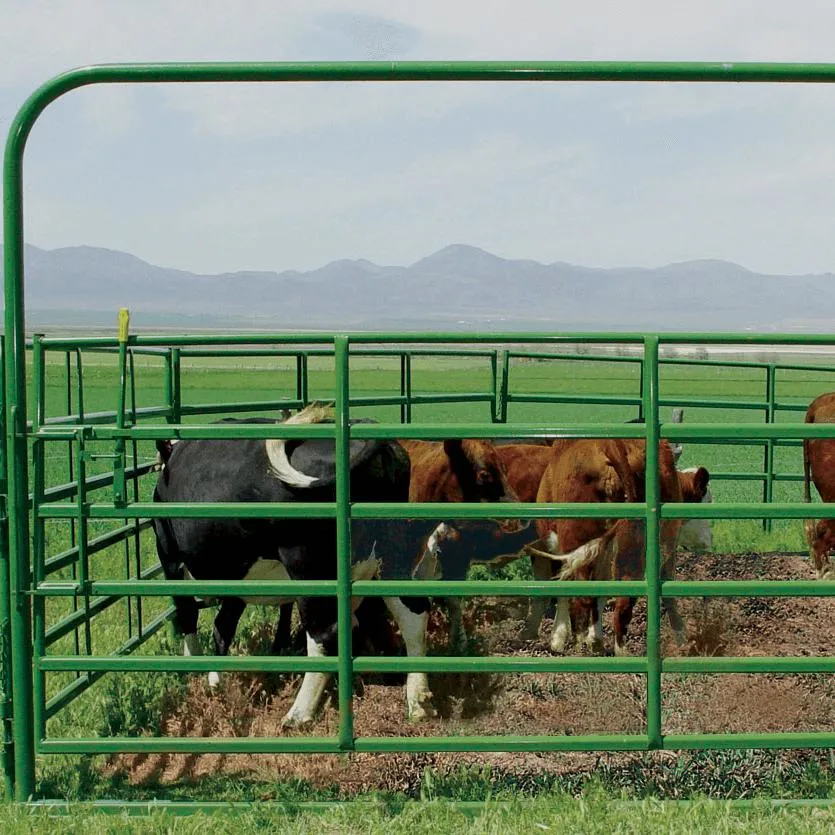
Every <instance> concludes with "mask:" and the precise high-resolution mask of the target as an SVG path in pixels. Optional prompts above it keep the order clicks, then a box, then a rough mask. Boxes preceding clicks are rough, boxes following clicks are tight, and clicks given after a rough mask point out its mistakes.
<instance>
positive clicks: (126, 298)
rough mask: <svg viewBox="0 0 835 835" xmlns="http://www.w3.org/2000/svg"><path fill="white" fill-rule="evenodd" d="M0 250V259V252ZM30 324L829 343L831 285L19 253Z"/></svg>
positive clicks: (96, 252)
mask: <svg viewBox="0 0 835 835" xmlns="http://www.w3.org/2000/svg"><path fill="white" fill-rule="evenodd" d="M0 249H1V248H0ZM25 263H26V288H25V292H26V308H27V317H28V324H29V325H30V327H37V326H40V325H44V324H51V325H60V326H107V325H110V324H112V323H113V322H114V321H115V312H116V310H117V309H118V308H119V307H122V306H125V307H129V308H130V309H131V313H132V317H133V321H134V323H135V325H136V326H138V327H151V328H153V327H179V328H189V327H192V328H207V327H229V328H257V329H263V330H275V329H279V330H285V329H291V330H315V329H346V330H369V329H371V330H422V329H436V330H478V331H488V332H489V331H510V330H574V331H583V330H622V331H623V330H688V331H716V330H733V331H742V330H754V331H780V332H783V331H788V332H798V331H809V332H828V331H831V330H832V329H833V326H835V276H833V275H832V274H831V273H825V274H819V275H765V274H760V273H755V272H751V271H750V270H747V269H745V268H744V267H742V266H739V265H738V264H733V263H730V262H727V261H719V260H708V259H705V260H697V261H686V262H681V263H675V264H668V265H666V266H662V267H653V268H649V267H646V268H645V267H629V268H611V269H601V268H594V267H583V266H577V265H574V264H568V263H564V262H555V263H551V264H542V263H539V262H536V261H531V260H508V259H505V258H500V257H498V256H496V255H493V254H491V253H489V252H486V251H484V250H483V249H478V248H476V247H472V246H465V245H462V244H454V245H451V246H447V247H445V248H444V249H441V250H439V251H438V252H435V253H433V254H431V255H428V256H427V257H425V258H422V259H421V260H419V261H417V262H416V263H414V264H412V265H411V266H380V265H377V264H374V263H372V262H371V261H367V260H364V259H360V260H340V261H333V262H331V263H329V264H326V265H325V266H323V267H321V268H319V269H315V270H311V271H308V272H299V271H296V270H286V271H284V272H243V271H242V272H233V273H220V274H217V275H201V274H196V273H190V272H186V271H183V270H176V269H169V268H166V267H158V266H155V265H153V264H149V263H147V262H145V261H143V260H141V259H140V258H137V257H136V256H134V255H130V254H128V253H125V252H118V251H114V250H109V249H102V248H97V247H90V246H77V247H64V248H61V249H53V250H46V249H40V248H38V247H35V246H31V245H27V246H26V251H25Z"/></svg>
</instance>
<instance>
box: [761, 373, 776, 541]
mask: <svg viewBox="0 0 835 835" xmlns="http://www.w3.org/2000/svg"><path fill="white" fill-rule="evenodd" d="M765 375H766V376H765V399H766V403H767V406H766V409H765V422H766V423H774V416H775V409H774V400H775V398H776V397H777V370H776V368H775V367H774V365H773V364H770V365H768V366H767V367H766V371H765ZM763 472H764V474H765V481H764V482H763V502H765V503H766V504H770V503H771V501H772V500H773V499H774V439H773V438H769V439H768V440H767V441H766V442H765V445H764V447H763ZM771 528H772V520H771V517H765V518H763V530H764V531H766V532H767V533H768V532H770V531H771Z"/></svg>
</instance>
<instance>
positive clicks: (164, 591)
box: [31, 580, 835, 597]
mask: <svg viewBox="0 0 835 835" xmlns="http://www.w3.org/2000/svg"><path fill="white" fill-rule="evenodd" d="M351 592H352V594H353V595H354V596H356V597H389V596H394V595H403V596H407V597H412V596H415V595H425V596H428V597H478V596H484V597H521V596H525V597H578V596H595V595H598V596H600V597H604V596H605V597H625V596H630V597H643V596H646V594H647V585H646V582H645V581H643V580H549V581H543V580H362V581H355V582H353V583H352V584H351ZM31 593H32V594H33V595H35V596H39V597H73V596H75V595H78V594H89V595H91V596H98V595H128V594H130V595H140V594H141V595H145V596H149V597H151V596H153V597H165V596H168V595H172V594H191V595H197V596H200V597H247V596H249V597H254V596H270V597H273V596H275V597H285V596H286V597H333V596H335V595H336V581H335V580H285V581H277V580H271V581H266V580H228V581H226V580H166V581H164V582H144V581H141V580H91V581H90V582H89V583H88V584H87V585H86V586H84V585H83V584H81V583H78V582H73V581H63V582H44V583H40V584H39V585H38V586H37V587H36V588H35V589H34V590H33V591H32V592H31ZM661 596H662V597H744V596H749V597H835V583H827V582H821V581H820V580H786V581H783V580H667V581H665V582H663V583H662V584H661Z"/></svg>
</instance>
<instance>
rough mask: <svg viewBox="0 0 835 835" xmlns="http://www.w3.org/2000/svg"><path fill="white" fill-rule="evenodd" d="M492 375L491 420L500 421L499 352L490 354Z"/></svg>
mask: <svg viewBox="0 0 835 835" xmlns="http://www.w3.org/2000/svg"><path fill="white" fill-rule="evenodd" d="M490 376H491V377H492V378H493V399H492V400H491V402H490V420H492V421H493V423H498V422H499V398H500V396H501V388H500V386H501V382H500V381H499V352H498V350H495V351H493V353H492V354H490Z"/></svg>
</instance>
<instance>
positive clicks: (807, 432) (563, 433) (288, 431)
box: [37, 401, 835, 443]
mask: <svg viewBox="0 0 835 835" xmlns="http://www.w3.org/2000/svg"><path fill="white" fill-rule="evenodd" d="M636 402H637V401H636ZM676 402H678V401H676ZM80 433H83V434H85V435H86V436H87V437H88V438H90V439H91V440H113V439H114V438H119V437H122V438H135V439H136V440H168V439H171V438H177V439H186V438H203V439H211V438H287V439H290V438H332V437H334V434H335V430H334V428H333V426H332V425H330V424H320V425H291V426H287V425H284V424H280V423H277V424H257V425H255V426H253V425H247V424H231V425H222V424H205V425H203V424H193V425H171V426H136V427H126V428H124V429H117V428H115V427H112V426H95V425H83V426H77V427H72V426H65V427H60V428H59V427H56V428H51V427H48V426H47V427H43V428H42V429H41V430H39V431H38V433H37V434H38V436H39V437H44V438H53V439H56V440H66V439H67V438H71V437H73V436H74V435H75V434H80ZM352 435H353V436H355V437H357V438H380V439H388V440H400V439H402V438H416V439H423V440H436V441H437V440H445V439H447V438H519V437H524V438H642V437H643V436H644V433H643V427H642V426H640V424H628V423H593V424H575V425H565V424H563V425H560V424H554V425H551V426H547V425H545V426H543V424H541V423H534V424H530V423H506V424H489V423H437V424H411V425H409V426H404V425H403V424H400V423H374V424H358V425H357V426H355V427H353V428H352ZM660 435H661V437H663V438H667V439H668V440H671V441H673V440H675V441H692V442H701V443H725V441H726V439H727V440H731V441H737V442H741V441H745V442H749V443H755V442H762V441H764V440H768V439H773V440H777V439H782V440H786V439H802V438H835V424H824V423H812V424H810V423H774V424H770V425H765V424H757V423H662V424H661V427H660Z"/></svg>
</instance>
